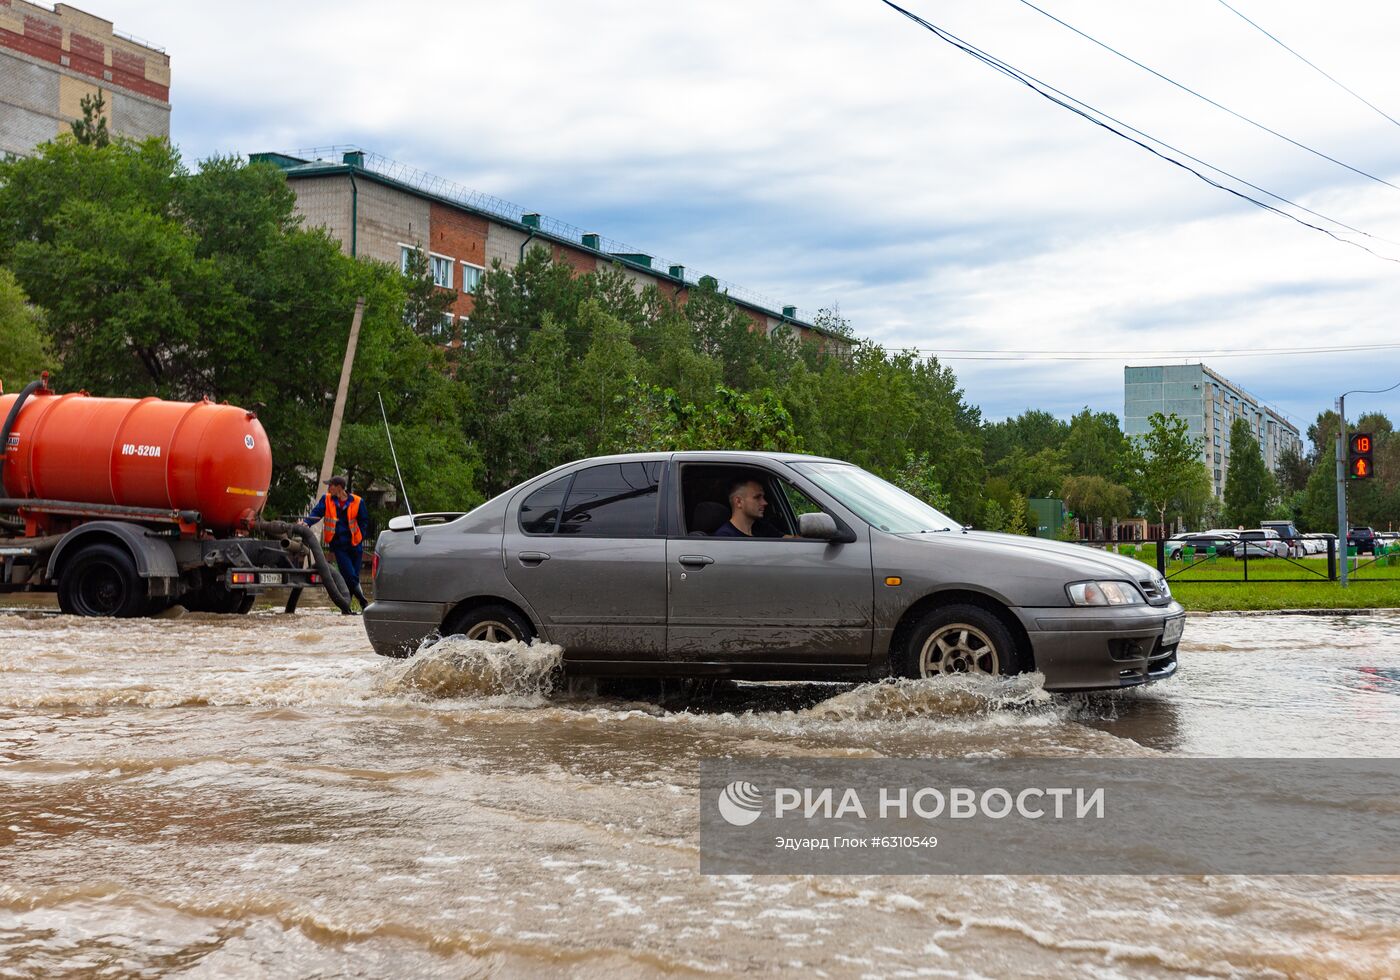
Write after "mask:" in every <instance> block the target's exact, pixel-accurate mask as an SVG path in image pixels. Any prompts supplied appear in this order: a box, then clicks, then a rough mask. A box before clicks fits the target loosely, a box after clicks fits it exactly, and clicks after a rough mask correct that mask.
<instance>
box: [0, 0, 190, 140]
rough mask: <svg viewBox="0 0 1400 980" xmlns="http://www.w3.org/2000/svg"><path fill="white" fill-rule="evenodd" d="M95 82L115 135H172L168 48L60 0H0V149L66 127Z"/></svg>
mask: <svg viewBox="0 0 1400 980" xmlns="http://www.w3.org/2000/svg"><path fill="white" fill-rule="evenodd" d="M99 90H101V92H102V97H103V100H104V101H105V103H106V106H105V115H106V117H107V130H108V132H109V133H111V134H112V135H113V136H130V137H132V138H133V139H144V138H145V137H147V136H166V137H168V136H169V135H170V56H169V55H168V54H166V53H165V52H164V51H162V50H161V49H160V48H156V47H153V46H151V45H149V44H147V43H146V42H144V41H140V40H137V39H136V38H133V37H128V36H127V35H125V34H121V33H119V32H117V31H115V30H113V29H112V22H111V21H110V20H103V19H102V18H101V17H95V16H93V15H92V14H89V13H85V12H83V11H81V10H78V9H77V8H76V7H70V6H68V5H67V4H66V3H60V4H55V5H54V7H53V9H52V10H50V9H49V8H47V7H44V6H40V5H39V4H34V3H27V2H25V0H0V157H3V156H7V155H12V156H25V155H27V154H28V153H30V152H31V151H32V150H33V149H34V147H35V146H37V145H38V144H40V143H43V142H46V141H48V140H51V139H53V138H54V137H55V136H57V135H58V134H59V133H66V132H68V131H69V124H70V123H72V122H73V120H75V119H80V118H82V115H83V110H82V100H83V97H84V96H87V95H96V94H97V92H98V91H99Z"/></svg>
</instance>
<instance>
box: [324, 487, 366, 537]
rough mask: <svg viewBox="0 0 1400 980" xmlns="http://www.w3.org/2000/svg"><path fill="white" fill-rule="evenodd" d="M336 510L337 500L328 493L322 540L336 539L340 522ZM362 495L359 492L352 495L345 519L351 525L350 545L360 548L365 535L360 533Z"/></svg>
mask: <svg viewBox="0 0 1400 980" xmlns="http://www.w3.org/2000/svg"><path fill="white" fill-rule="evenodd" d="M338 513H339V512H338V511H337V510H336V500H335V498H334V497H332V496H331V495H330V494H326V516H325V518H324V519H323V520H322V523H321V527H322V531H321V540H323V541H324V542H325V543H326V544H330V543H332V542H333V541H335V528H336V525H337V524H338V523H339V522H340V518H339V516H338ZM359 518H360V497H359V495H358V494H354V493H352V494H351V495H350V506H349V507H346V508H345V520H346V521H347V522H348V523H349V525H350V547H352V548H358V547H359V546H360V542H361V541H363V540H364V539H365V536H364V535H363V534H362V533H360V520H359Z"/></svg>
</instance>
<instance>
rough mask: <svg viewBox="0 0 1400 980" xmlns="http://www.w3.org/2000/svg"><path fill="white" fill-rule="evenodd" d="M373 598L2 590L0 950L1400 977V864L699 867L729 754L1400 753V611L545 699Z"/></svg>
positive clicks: (541, 968)
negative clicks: (409, 647)
mask: <svg viewBox="0 0 1400 980" xmlns="http://www.w3.org/2000/svg"><path fill="white" fill-rule="evenodd" d="M514 654H515V655H513V656H505V655H503V652H502V651H499V650H498V651H494V652H483V651H482V650H481V649H479V648H473V647H472V646H471V645H468V644H465V643H461V642H457V641H448V642H445V643H442V644H439V645H438V646H436V647H434V648H432V649H430V650H428V651H425V652H424V653H421V654H420V655H419V656H418V657H417V658H415V659H413V660H410V661H402V662H396V661H385V660H382V659H380V658H378V657H376V656H374V655H373V654H372V653H371V652H370V650H369V647H368V645H367V643H366V642H365V639H364V634H363V631H362V629H361V627H360V624H359V621H358V620H356V619H351V618H342V617H339V616H334V615H330V614H328V613H326V612H324V611H320V610H310V611H304V612H302V613H299V614H298V615H296V616H292V617H284V616H281V615H279V614H278V613H275V612H255V613H254V614H253V615H251V616H248V617H216V616H193V615H190V616H185V617H183V618H174V619H161V620H150V621H125V622H120V623H112V622H104V623H95V622H93V621H90V620H86V621H85V620H76V619H71V618H67V617H62V616H51V615H40V614H38V613H34V612H20V613H13V614H9V615H4V614H0V976H44V977H62V976H74V977H78V976H82V977H87V976H123V977H125V976H194V977H201V976H205V977H212V976H218V977H225V976H235V977H236V976H445V977H457V976H485V975H499V976H538V975H543V974H570V975H578V976H604V975H605V976H607V977H609V978H618V977H630V976H650V975H656V974H675V975H690V974H720V975H724V974H729V973H737V972H783V973H793V974H803V975H810V976H921V975H930V976H989V977H1000V976H1029V975H1076V976H1079V975H1083V976H1092V977H1114V976H1144V975H1145V976H1193V977H1194V976H1251V977H1252V976H1279V977H1283V976H1318V977H1323V976H1327V977H1335V976H1354V977H1375V976H1385V975H1400V881H1395V880H1386V879H1378V878H1355V879H1342V878H1334V877H1293V878H1287V877H1277V878H1267V877H1258V878H1251V877H1189V878H1188V877H1152V878H1133V877H1029V876H1017V877H970V876H969V877H960V876H941V877H921V878H914V877H907V878H906V877H896V878H881V877H816V876H812V877H743V876H728V877H706V876H702V875H700V874H699V872H698V870H697V868H698V864H699V859H698V851H697V848H698V839H697V838H698V829H697V828H698V813H699V810H698V801H697V795H696V784H697V770H698V761H699V760H700V759H701V758H703V757H706V756H749V757H757V756H793V755H803V754H807V755H817V756H834V757H857V758H858V757H878V756H916V757H917V756H973V755H979V754H980V755H990V756H1064V755H1073V756H1128V755H1152V754H1156V753H1166V754H1170V755H1196V756H1217V755H1218V756H1259V757H1263V756H1355V755H1373V756H1393V755H1396V754H1400V617H1397V616H1394V615H1357V616H1351V617H1346V618H1331V617H1327V618H1313V617H1283V616H1266V617H1235V616H1214V617H1201V618H1193V619H1192V620H1191V621H1190V623H1189V624H1188V627H1187V633H1186V641H1185V644H1184V646H1183V649H1182V657H1181V659H1182V664H1183V666H1182V672H1181V674H1180V675H1179V676H1178V677H1177V678H1175V679H1174V680H1172V681H1170V682H1167V683H1165V684H1163V685H1160V686H1158V687H1155V688H1152V689H1150V690H1146V691H1134V692H1128V693H1126V694H1120V695H1113V696H1094V697H1085V696H1058V695H1055V696H1052V695H1049V694H1047V693H1046V692H1045V691H1044V690H1042V689H1041V688H1040V687H1038V686H1037V685H1036V684H1035V683H1034V681H1033V680H1027V679H1016V680H1014V681H1011V682H1004V683H986V684H963V685H958V684H953V685H948V684H940V683H937V682H928V683H924V682H920V683H903V684H897V685H896V684H881V685H875V684H872V685H864V686H860V687H850V686H829V685H778V686H759V685H739V686H729V687H726V688H723V689H721V690H719V691H717V692H715V693H714V694H712V695H711V696H709V697H706V698H703V699H697V698H692V700H690V701H688V702H687V701H686V700H685V697H684V693H683V692H676V691H674V690H673V691H671V692H668V693H666V694H665V695H661V696H658V695H656V694H652V695H651V696H647V697H638V698H636V699H634V700H627V699H624V698H622V697H620V696H617V695H611V696H604V695H599V694H597V693H594V694H588V693H585V692H581V691H578V690H575V691H574V692H573V693H553V692H550V691H549V690H548V677H549V676H550V672H549V667H550V665H551V663H552V655H553V651H550V650H548V649H538V648H536V649H534V650H527V651H515V652H514Z"/></svg>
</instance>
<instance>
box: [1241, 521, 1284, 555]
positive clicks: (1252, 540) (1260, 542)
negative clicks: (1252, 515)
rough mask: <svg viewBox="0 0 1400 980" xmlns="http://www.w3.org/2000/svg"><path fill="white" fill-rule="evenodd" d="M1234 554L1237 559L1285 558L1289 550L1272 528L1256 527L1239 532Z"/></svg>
mask: <svg viewBox="0 0 1400 980" xmlns="http://www.w3.org/2000/svg"><path fill="white" fill-rule="evenodd" d="M1235 553H1236V555H1237V556H1238V557H1246V556H1247V557H1249V558H1286V557H1288V555H1289V554H1291V549H1290V547H1289V544H1288V542H1286V541H1284V540H1283V538H1281V537H1279V533H1278V532H1277V531H1275V530H1274V529H1273V528H1265V527H1256V528H1251V529H1250V530H1247V531H1241V532H1240V537H1239V542H1238V544H1237V546H1236V548H1235Z"/></svg>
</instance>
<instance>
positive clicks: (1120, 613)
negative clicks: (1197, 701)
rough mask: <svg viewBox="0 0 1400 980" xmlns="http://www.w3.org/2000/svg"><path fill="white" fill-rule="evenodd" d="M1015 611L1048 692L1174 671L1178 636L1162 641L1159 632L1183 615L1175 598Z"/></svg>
mask: <svg viewBox="0 0 1400 980" xmlns="http://www.w3.org/2000/svg"><path fill="white" fill-rule="evenodd" d="M1016 612H1017V615H1019V616H1020V618H1021V625H1023V626H1024V627H1025V629H1026V635H1027V636H1029V637H1030V641H1031V648H1032V651H1033V653H1034V656H1035V668H1036V670H1038V671H1040V672H1041V673H1043V674H1044V675H1045V687H1046V688H1047V689H1049V690H1053V691H1080V690H1095V689H1104V688H1110V689H1111V688H1119V687H1132V686H1134V685H1137V684H1150V683H1152V682H1153V681H1159V680H1165V679H1166V678H1168V677H1171V676H1172V675H1173V674H1175V673H1176V667H1177V660H1176V650H1177V645H1178V644H1179V643H1180V639H1179V638H1178V639H1176V640H1171V641H1169V642H1165V643H1164V642H1163V633H1164V631H1165V630H1166V627H1167V623H1168V621H1169V620H1172V619H1175V618H1177V617H1184V616H1185V615H1186V610H1184V609H1182V607H1181V604H1180V603H1178V602H1175V601H1173V602H1171V603H1170V604H1168V605H1165V606H1071V607H1067V608H1063V609H1060V608H1056V609H1018V610H1016Z"/></svg>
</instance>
